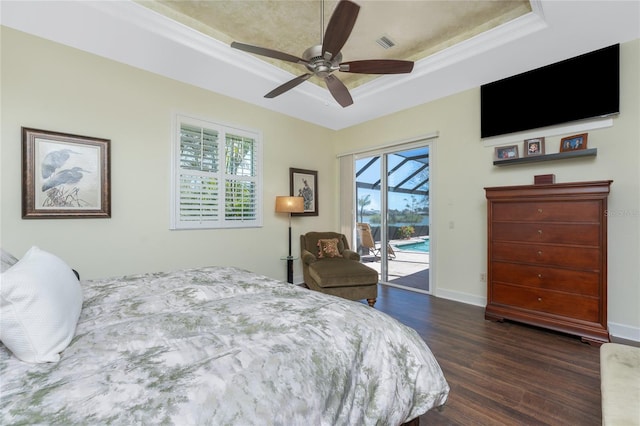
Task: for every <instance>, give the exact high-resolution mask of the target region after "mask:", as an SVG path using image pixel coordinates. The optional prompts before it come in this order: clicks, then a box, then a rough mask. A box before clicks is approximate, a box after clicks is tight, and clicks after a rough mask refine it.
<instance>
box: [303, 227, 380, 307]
mask: <svg viewBox="0 0 640 426" xmlns="http://www.w3.org/2000/svg"><path fill="white" fill-rule="evenodd" d="M300 258H301V261H302V273H303V276H304V282H305V284H307V286H308V287H309V288H310V289H312V290H315V291H319V292H321V293H326V294H332V295H334V296H339V297H343V298H345V299H350V300H361V299H367V302H368V303H369V306H373V305H374V304H375V303H376V298H377V297H378V272H376V270H374V269H372V268H369V267H368V266H366V265H364V264H362V263H360V255H359V254H358V253H356V252H355V251H353V250H351V249H349V243H348V242H347V238H346V237H345V236H344V235H343V234H339V233H337V232H308V233H306V234H304V235H300Z"/></svg>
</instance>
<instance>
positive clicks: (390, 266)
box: [355, 144, 431, 293]
mask: <svg viewBox="0 0 640 426" xmlns="http://www.w3.org/2000/svg"><path fill="white" fill-rule="evenodd" d="M429 173H430V168H429V145H428V144H427V145H412V146H411V147H408V148H401V149H397V148H396V149H395V150H388V151H386V152H384V151H382V152H380V153H379V154H378V153H377V154H375V155H367V156H361V157H356V159H355V181H356V207H357V212H356V230H357V233H356V236H357V247H358V250H359V252H360V255H361V259H362V262H365V263H366V264H367V265H368V266H371V267H372V268H374V269H376V270H377V271H378V272H379V274H380V281H381V282H382V283H383V284H387V285H392V286H397V287H403V288H407V289H410V290H415V291H420V292H426V293H429V292H430V287H429V275H430V268H429V266H430V265H429V253H430V250H431V247H430V246H431V244H430V239H429V225H430V216H429Z"/></svg>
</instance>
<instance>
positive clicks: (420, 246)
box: [393, 238, 430, 253]
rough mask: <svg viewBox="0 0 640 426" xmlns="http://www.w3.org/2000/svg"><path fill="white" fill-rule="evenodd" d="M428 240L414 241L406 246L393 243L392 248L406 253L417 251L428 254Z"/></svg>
mask: <svg viewBox="0 0 640 426" xmlns="http://www.w3.org/2000/svg"><path fill="white" fill-rule="evenodd" d="M429 245H430V244H429V239H428V238H427V239H425V240H422V241H415V242H411V243H406V244H402V243H400V244H398V243H394V244H393V246H394V247H395V248H397V249H398V250H407V251H419V252H422V253H429Z"/></svg>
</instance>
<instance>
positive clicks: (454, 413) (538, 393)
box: [375, 286, 602, 426]
mask: <svg viewBox="0 0 640 426" xmlns="http://www.w3.org/2000/svg"><path fill="white" fill-rule="evenodd" d="M375 308H376V309H378V310H380V311H383V312H386V313H388V314H389V315H391V316H393V317H394V318H396V319H398V320H400V321H401V322H403V323H404V324H406V325H408V326H410V327H412V328H414V329H415V330H417V331H418V333H419V334H420V335H421V336H422V337H423V338H424V340H425V341H426V342H427V344H428V345H429V347H430V348H431V351H432V352H433V353H434V355H435V357H436V359H437V360H438V362H439V363H440V366H441V367H442V370H443V372H444V375H445V377H446V379H447V381H448V382H449V386H450V387H451V392H450V394H449V399H448V401H447V404H446V405H445V407H444V409H443V410H442V411H438V410H431V411H430V412H428V413H426V414H425V415H423V416H421V417H420V425H421V426H424V425H464V426H470V425H483V426H488V425H563V426H564V425H580V426H589V425H594V426H595V425H600V424H601V415H602V414H601V408H600V407H601V405H600V352H599V348H598V347H594V346H590V345H588V344H586V343H582V342H581V341H580V338H578V337H574V336H568V335H565V334H561V333H555V332H552V331H548V330H544V329H540V328H535V327H529V326H526V325H521V324H517V323H511V322H504V323H497V322H491V321H486V320H485V319H484V308H482V307H477V306H472V305H467V304H463V303H459V302H454V301H450V300H445V299H440V298H436V297H433V296H429V295H424V294H419V293H415V292H411V291H408V290H402V289H397V288H392V287H388V286H380V289H379V294H378V300H377V302H376V305H375Z"/></svg>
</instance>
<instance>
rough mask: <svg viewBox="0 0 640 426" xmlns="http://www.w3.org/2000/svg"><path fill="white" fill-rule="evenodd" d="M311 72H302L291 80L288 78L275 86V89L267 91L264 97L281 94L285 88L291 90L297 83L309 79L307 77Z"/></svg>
mask: <svg viewBox="0 0 640 426" xmlns="http://www.w3.org/2000/svg"><path fill="white" fill-rule="evenodd" d="M312 75H313V74H309V73H307V74H302V75H301V76H298V77H296V78H294V79H293V80H289V81H287V82H286V83H284V84H282V85H280V86H278V87H276V88H275V89H273V90H272V91H270V92H269V93H267V94H266V95H264V97H265V98H275V97H276V96H279V95H282V94H283V93H284V92H286V91H287V90H291V89H293V88H294V87H296V86H297V85H299V84H300V83H302V82H304V81H305V80H309V78H311V76H312Z"/></svg>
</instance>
